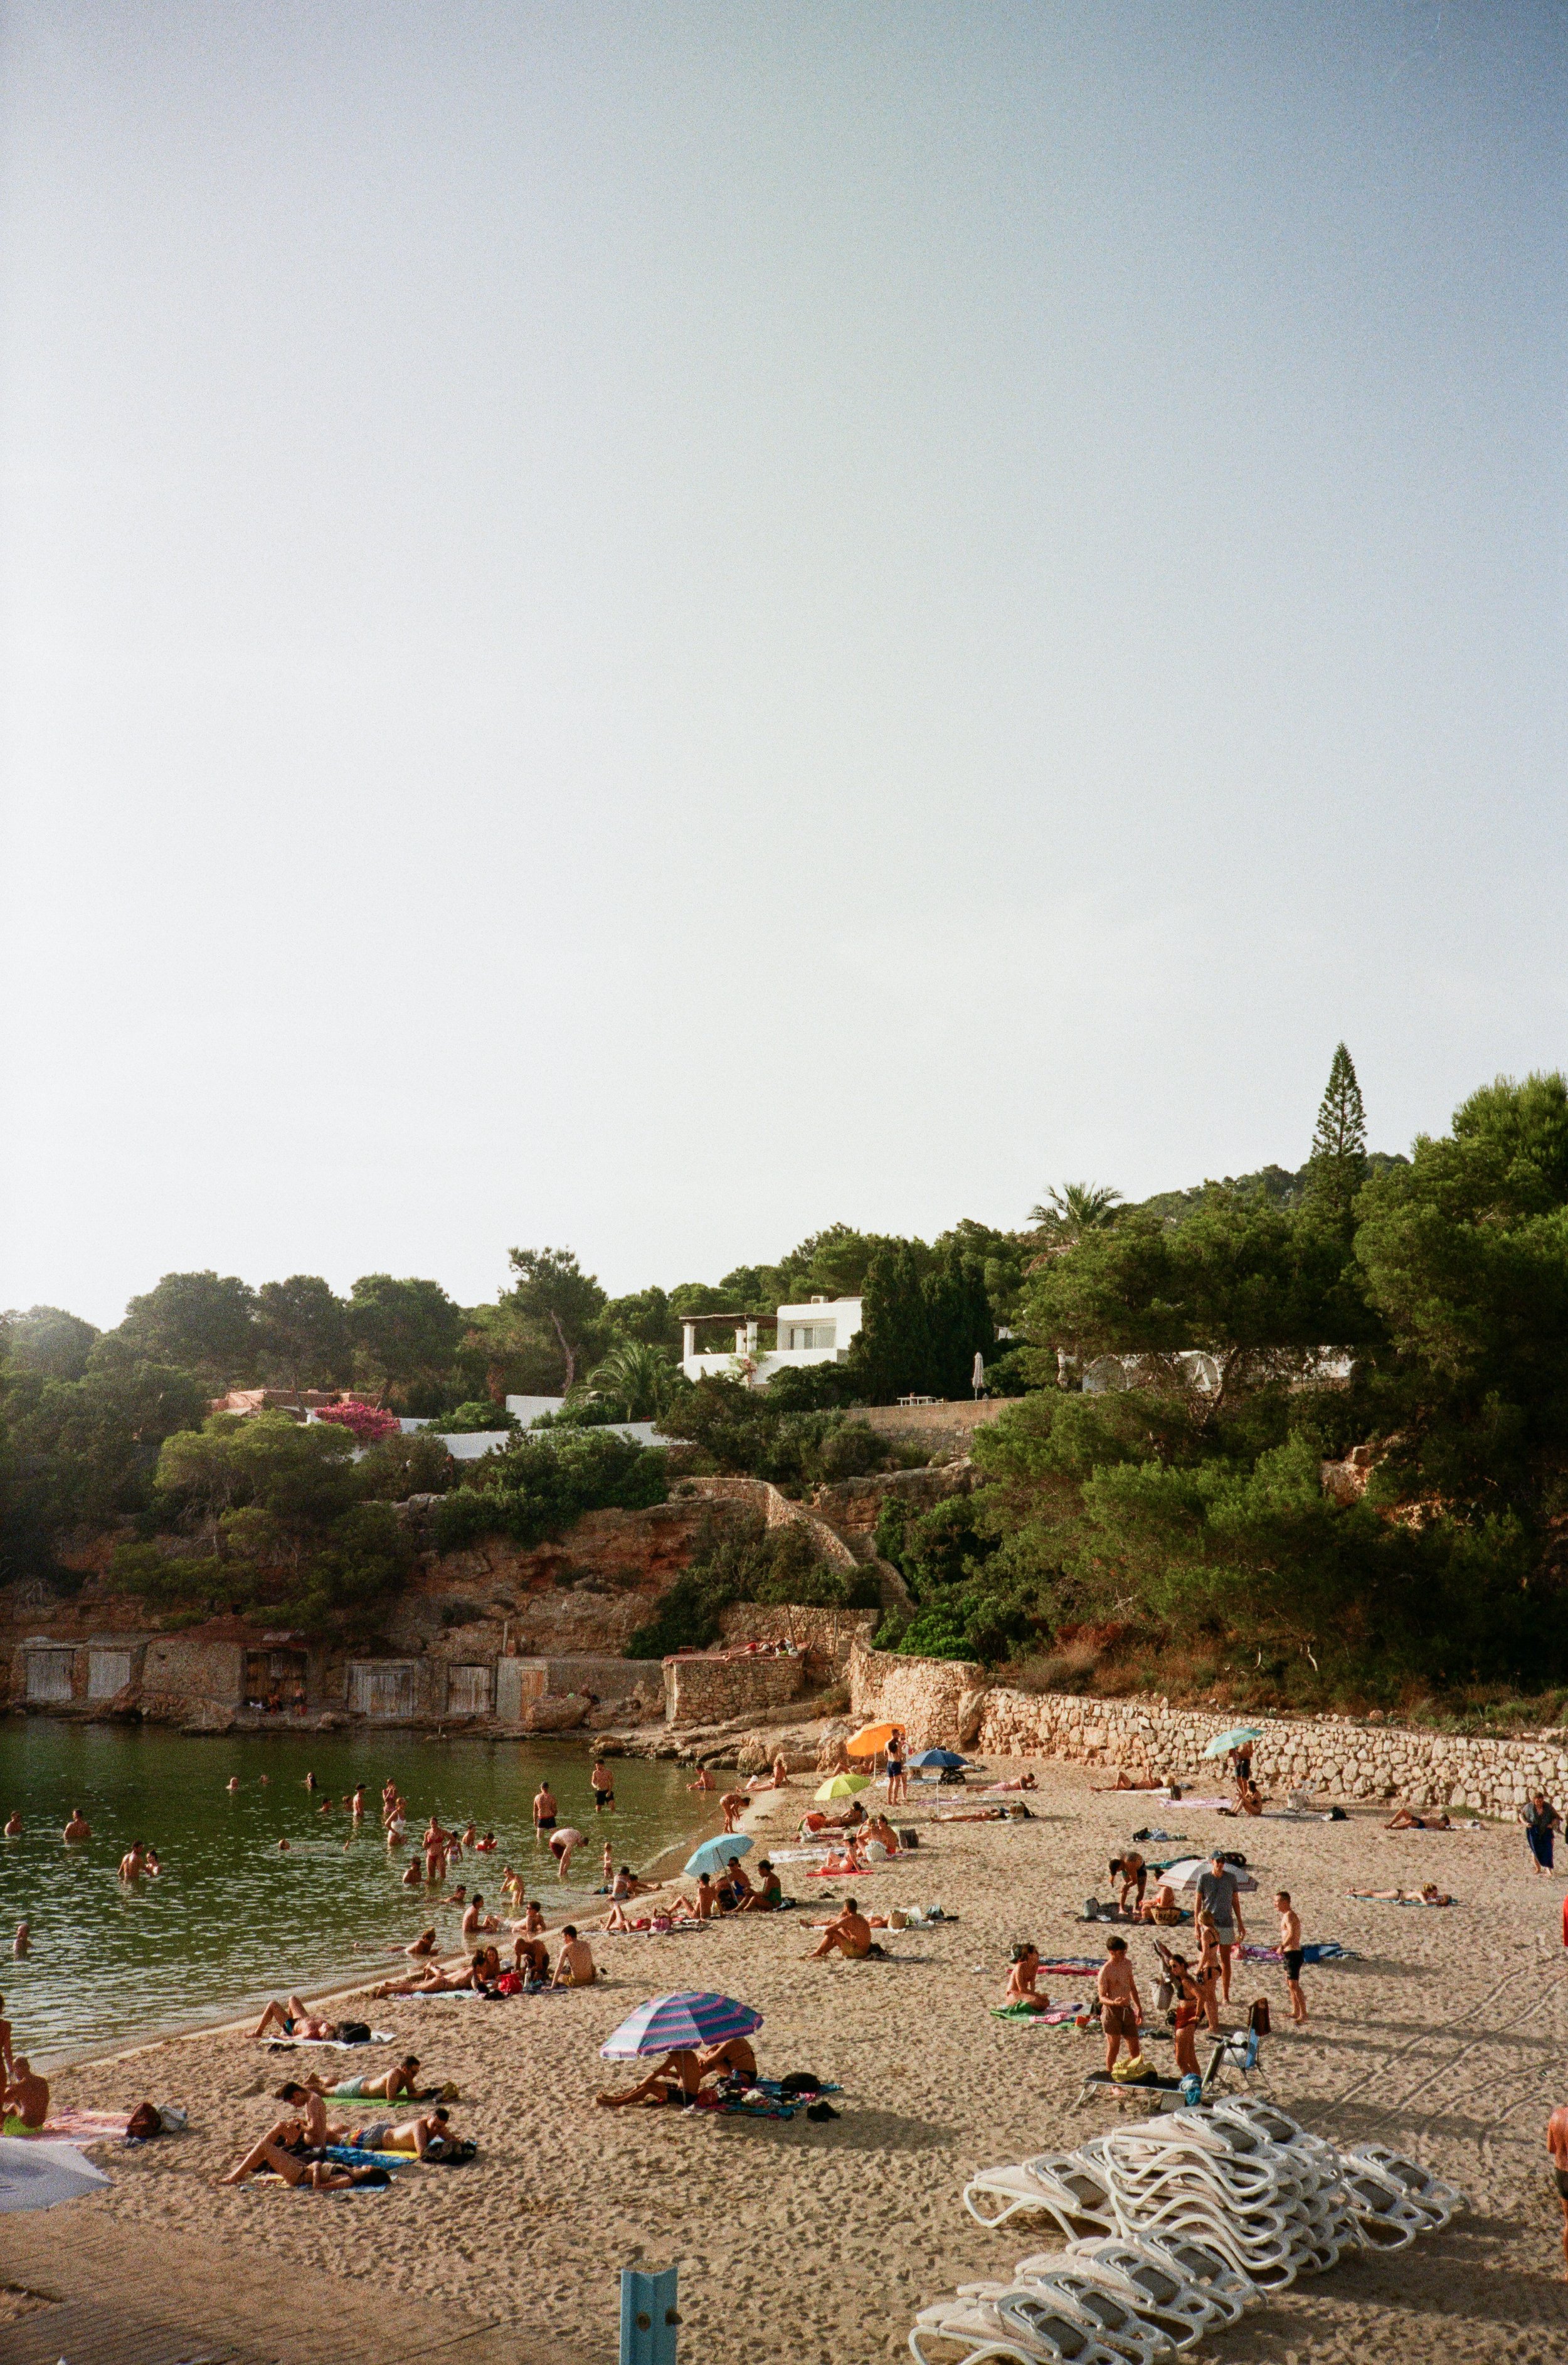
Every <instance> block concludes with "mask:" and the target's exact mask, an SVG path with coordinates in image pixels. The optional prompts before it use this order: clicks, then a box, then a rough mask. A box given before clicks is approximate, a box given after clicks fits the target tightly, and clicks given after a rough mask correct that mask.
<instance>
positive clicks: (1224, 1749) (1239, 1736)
mask: <svg viewBox="0 0 1568 2365" xmlns="http://www.w3.org/2000/svg"><path fill="white" fill-rule="evenodd" d="M1262 1738H1263V1736H1262V1734H1261V1733H1260V1732H1259V1730H1258V1728H1257V1726H1256V1725H1255V1724H1233V1725H1232V1726H1231V1728H1230V1731H1229V1732H1216V1733H1215V1737H1214V1739H1213V1740H1212V1741H1211V1742H1210V1743H1209V1745H1208V1747H1207V1748H1206V1749H1205V1750H1204V1756H1205V1757H1225V1756H1228V1754H1229V1753H1230V1752H1231V1750H1233V1749H1240V1748H1241V1747H1242V1746H1243V1745H1244V1744H1245V1743H1247V1742H1249V1741H1261V1740H1262Z"/></svg>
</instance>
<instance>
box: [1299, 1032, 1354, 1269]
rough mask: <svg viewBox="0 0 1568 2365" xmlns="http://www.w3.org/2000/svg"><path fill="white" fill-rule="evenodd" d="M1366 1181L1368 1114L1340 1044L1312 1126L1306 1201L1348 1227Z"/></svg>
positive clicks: (1335, 1052)
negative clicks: (1356, 1198) (1314, 1124)
mask: <svg viewBox="0 0 1568 2365" xmlns="http://www.w3.org/2000/svg"><path fill="white" fill-rule="evenodd" d="M1366 1179H1367V1113H1366V1106H1365V1104H1364V1103H1363V1101H1362V1099H1361V1086H1360V1084H1359V1083H1358V1082H1356V1070H1355V1063H1354V1061H1353V1060H1352V1059H1351V1058H1350V1053H1349V1051H1347V1050H1346V1048H1345V1046H1344V1045H1343V1043H1339V1044H1337V1045H1336V1046H1335V1050H1334V1060H1333V1065H1332V1066H1331V1067H1330V1069H1329V1070H1328V1085H1327V1091H1326V1092H1325V1093H1324V1095H1323V1099H1322V1102H1321V1104H1320V1105H1319V1107H1318V1111H1317V1123H1316V1126H1314V1128H1313V1134H1312V1155H1311V1157H1310V1158H1309V1159H1308V1160H1307V1172H1306V1203H1307V1205H1308V1206H1309V1207H1310V1208H1312V1209H1313V1211H1314V1213H1315V1214H1317V1215H1320V1216H1327V1217H1328V1218H1329V1220H1330V1221H1331V1222H1334V1223H1337V1224H1344V1225H1347V1226H1348V1225H1349V1223H1350V1208H1351V1204H1352V1202H1353V1201H1354V1199H1355V1196H1356V1194H1357V1192H1358V1191H1359V1190H1360V1189H1361V1185H1362V1183H1364V1182H1365V1181H1366Z"/></svg>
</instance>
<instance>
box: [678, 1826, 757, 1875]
mask: <svg viewBox="0 0 1568 2365" xmlns="http://www.w3.org/2000/svg"><path fill="white" fill-rule="evenodd" d="M751 1844H752V1843H751V1841H750V1840H748V1839H747V1837H746V1835H745V1832H721V1833H720V1834H719V1836H718V1838H717V1839H716V1840H704V1841H703V1843H702V1844H701V1846H700V1847H698V1848H693V1849H692V1851H691V1854H690V1855H689V1856H688V1857H687V1859H686V1869H687V1871H688V1872H689V1874H690V1875H691V1877H692V1879H693V1880H695V1879H696V1877H697V1876H698V1874H699V1873H700V1872H722V1871H723V1869H724V1866H726V1865H727V1864H728V1862H729V1860H730V1858H731V1857H732V1856H733V1855H745V1853H746V1850H747V1849H748V1848H749V1847H750V1846H751Z"/></svg>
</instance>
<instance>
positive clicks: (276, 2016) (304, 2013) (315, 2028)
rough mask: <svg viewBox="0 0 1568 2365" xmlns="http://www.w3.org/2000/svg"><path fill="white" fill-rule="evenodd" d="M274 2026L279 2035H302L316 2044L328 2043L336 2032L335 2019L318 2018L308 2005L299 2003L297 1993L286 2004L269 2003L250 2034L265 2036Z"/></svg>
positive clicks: (336, 2024)
mask: <svg viewBox="0 0 1568 2365" xmlns="http://www.w3.org/2000/svg"><path fill="white" fill-rule="evenodd" d="M274 2026H275V2027H276V2029H277V2031H278V2034H280V2035H281V2036H304V2037H308V2038H311V2039H313V2040H314V2041H315V2042H316V2043H318V2044H325V2043H330V2041H331V2039H332V2038H333V2037H335V2036H336V2034H337V2033H338V2023H337V2022H336V2021H335V2020H319V2019H318V2018H317V2017H316V2014H315V2013H314V2012H312V2011H311V2009H310V2007H309V2005H308V2004H305V2003H301V2002H300V2001H299V1998H298V1997H297V1995H291V1996H290V1997H289V1999H288V2001H287V2002H286V2004H283V2003H276V2002H274V2003H269V2004H268V2006H267V2008H266V2010H265V2012H263V2014H262V2016H261V2019H260V2020H259V2021H258V2022H257V2023H256V2025H255V2027H254V2028H253V2029H252V2032H251V2033H252V2036H265V2035H266V2034H267V2032H268V2030H269V2029H271V2028H273V2027H274Z"/></svg>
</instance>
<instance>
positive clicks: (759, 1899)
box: [738, 1856, 784, 1913]
mask: <svg viewBox="0 0 1568 2365" xmlns="http://www.w3.org/2000/svg"><path fill="white" fill-rule="evenodd" d="M756 1868H757V1871H758V1872H759V1873H760V1874H761V1876H762V1878H761V1880H760V1882H759V1884H758V1886H757V1887H756V1888H755V1889H753V1890H752V1891H751V1894H750V1895H749V1896H748V1897H743V1898H742V1899H741V1901H740V1906H739V1909H738V1910H739V1911H741V1912H742V1913H777V1912H778V1908H779V1906H780V1905H781V1904H782V1903H783V1900H784V1883H783V1882H782V1881H781V1880H780V1879H779V1877H778V1874H777V1873H776V1872H775V1871H774V1869H773V1866H772V1865H771V1864H770V1863H769V1862H768V1860H767V1856H764V1857H763V1858H762V1860H761V1861H760V1863H759V1864H758V1866H757V1867H756Z"/></svg>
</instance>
